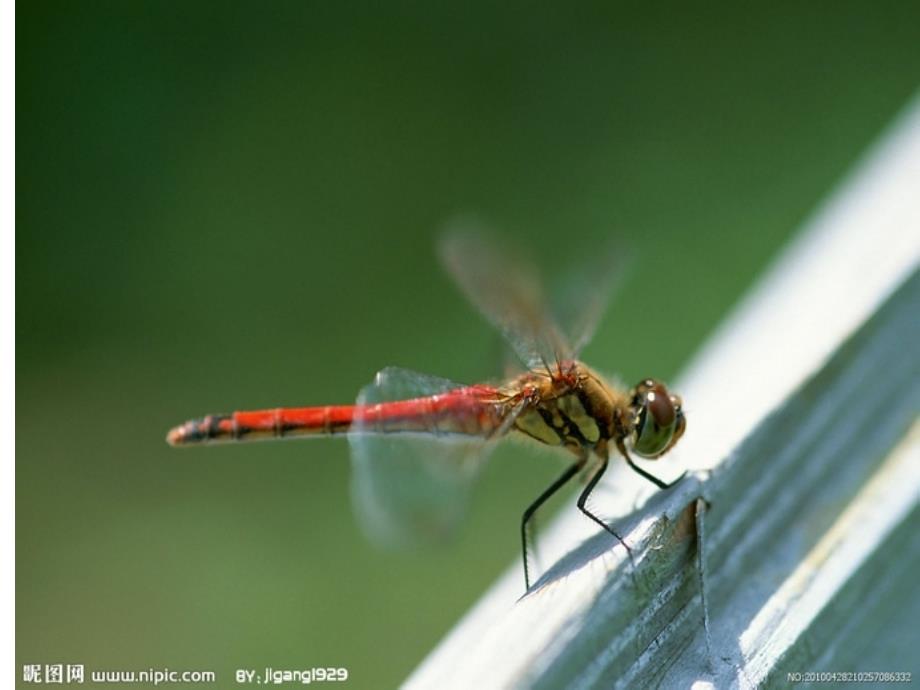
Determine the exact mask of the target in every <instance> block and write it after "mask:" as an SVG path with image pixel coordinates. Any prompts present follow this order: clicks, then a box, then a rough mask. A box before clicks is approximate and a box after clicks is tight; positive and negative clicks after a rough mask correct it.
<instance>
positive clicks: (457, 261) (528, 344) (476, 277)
mask: <svg viewBox="0 0 920 690" xmlns="http://www.w3.org/2000/svg"><path fill="white" fill-rule="evenodd" d="M440 255H441V260H442V261H443V263H444V266H445V268H446V269H447V270H448V272H449V273H450V274H451V275H452V276H453V278H454V280H455V281H456V282H457V284H458V285H459V286H460V288H461V289H462V290H463V292H464V294H466V296H467V298H468V299H469V300H470V301H471V302H472V303H473V304H475V305H476V307H478V309H479V310H480V311H481V312H482V313H483V315H484V316H485V317H486V318H487V319H488V320H489V321H490V322H491V323H492V324H493V325H494V326H495V327H496V328H498V329H499V330H500V331H501V332H502V334H503V335H504V336H505V338H506V339H507V340H508V342H509V343H510V344H511V347H512V348H514V351H515V352H516V353H517V355H518V357H520V358H521V360H522V361H523V362H524V363H525V364H526V365H527V366H528V367H530V368H537V367H538V366H540V365H541V364H542V363H552V362H555V361H558V360H561V359H566V358H569V357H571V356H572V355H573V354H574V350H573V349H572V347H571V345H570V344H569V341H568V340H567V338H566V337H565V336H564V335H563V333H562V331H561V330H560V329H559V327H558V326H557V325H556V323H555V322H554V320H553V319H552V317H551V316H550V315H549V313H548V312H547V310H546V307H547V303H546V299H545V296H544V295H543V292H542V287H541V284H540V278H539V275H538V273H537V271H536V270H535V269H534V268H533V266H532V265H531V264H530V263H529V262H528V261H526V260H525V259H522V258H521V257H520V256H518V255H516V254H514V253H512V252H511V251H509V250H506V249H505V248H503V247H500V246H498V244H496V243H494V242H492V241H490V240H487V239H486V235H485V234H484V233H483V232H481V231H480V230H478V229H477V228H476V226H475V225H473V224H472V223H471V222H469V221H465V222H455V223H453V224H452V225H451V226H450V227H449V228H448V230H447V231H446V232H445V234H444V236H443V237H442V240H441V245H440Z"/></svg>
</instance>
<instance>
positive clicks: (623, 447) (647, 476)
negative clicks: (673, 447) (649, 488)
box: [617, 439, 687, 489]
mask: <svg viewBox="0 0 920 690" xmlns="http://www.w3.org/2000/svg"><path fill="white" fill-rule="evenodd" d="M617 450H618V451H620V455H622V456H623V457H624V458H626V463H627V464H628V465H629V466H630V467H631V468H632V469H633V470H634V471H635V472H636V473H637V474H639V475H640V476H642V477H644V478H645V479H648V480H649V481H650V482H651V483H652V484H654V485H655V486H657V487H658V488H659V489H670V488H671V487H672V486H674V485H675V484H677V482H679V481H680V480H681V479H683V478H684V477H686V476H687V472H686V470H685V471H684V472H683V473H681V475H680V476H679V477H678V478H677V479H675V480H674V481H673V482H665V481H662V480H661V479H659V478H658V477H656V476H655V475H653V474H649V473H648V472H646V471H645V470H643V469H642V468H641V467H639V466H638V465H637V464H636V463H634V462H633V460H632V458H631V457H629V453H627V452H626V444H624V443H623V440H622V439H617Z"/></svg>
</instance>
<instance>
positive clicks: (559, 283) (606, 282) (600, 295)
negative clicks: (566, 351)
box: [552, 241, 632, 355]
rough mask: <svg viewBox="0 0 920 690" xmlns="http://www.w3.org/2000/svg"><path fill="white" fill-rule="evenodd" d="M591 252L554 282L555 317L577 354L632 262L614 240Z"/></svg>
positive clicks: (594, 327)
mask: <svg viewBox="0 0 920 690" xmlns="http://www.w3.org/2000/svg"><path fill="white" fill-rule="evenodd" d="M592 250H593V251H592V252H591V254H590V255H587V254H586V255H585V256H584V258H582V259H580V260H578V262H577V264H578V265H577V266H573V267H571V268H570V269H568V270H567V271H566V272H565V273H563V274H562V275H560V276H558V278H557V280H555V281H554V282H553V289H552V300H553V301H552V308H553V314H555V315H556V319H557V323H559V327H560V330H561V331H562V332H563V333H565V334H566V336H567V337H568V340H569V342H570V343H571V345H572V350H573V352H574V353H575V354H576V355H577V354H578V353H579V352H581V350H582V348H584V346H585V345H587V344H588V342H590V340H591V338H592V337H594V332H595V331H596V330H597V326H598V324H599V323H600V321H601V318H602V317H603V316H604V312H605V311H606V310H607V305H608V304H610V301H611V299H612V298H613V296H614V294H616V291H617V289H618V288H619V287H620V285H622V283H623V282H624V278H625V276H626V274H627V270H628V268H629V266H630V265H631V260H632V257H631V255H630V254H629V253H628V252H627V251H626V250H625V249H624V248H623V246H622V245H619V244H617V243H615V242H613V241H610V242H609V243H608V244H607V245H606V246H603V245H602V246H600V247H597V246H595V247H592Z"/></svg>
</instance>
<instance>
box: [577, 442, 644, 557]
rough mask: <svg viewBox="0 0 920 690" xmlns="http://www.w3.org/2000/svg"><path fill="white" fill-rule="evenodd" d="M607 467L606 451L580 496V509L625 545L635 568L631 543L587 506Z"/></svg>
mask: <svg viewBox="0 0 920 690" xmlns="http://www.w3.org/2000/svg"><path fill="white" fill-rule="evenodd" d="M606 469H607V454H606V453H604V454H603V455H601V458H600V464H599V465H598V466H597V469H596V470H595V471H594V474H593V475H592V476H591V479H590V480H589V481H588V484H587V486H585V488H584V489H583V490H582V492H581V495H580V496H579V497H578V509H579V510H580V511H581V512H582V513H584V514H585V515H587V516H588V517H589V518H591V519H592V520H593V521H594V522H596V523H597V524H598V525H600V526H601V527H603V528H604V530H605V531H606V532H608V533H610V534H612V535H613V536H614V537H616V539H617V541H618V542H620V543H621V544H622V545H623V548H624V549H626V555H627V556H629V562H630V564H631V565H632V566H633V568H635V561H634V560H633V554H632V549H630V548H629V544H627V543H626V542H625V541H624V540H623V537H621V536H620V535H619V534H617V533H616V530H614V529H613V528H612V527H611V526H610V525H608V524H607V523H606V522H604V521H603V520H601V519H600V518H599V517H597V515H595V514H594V513H592V512H591V511H590V510H589V509H588V506H587V504H588V498H589V497H590V496H591V492H592V491H594V487H595V486H597V483H598V482H599V481H600V480H601V477H602V476H604V471H605V470H606Z"/></svg>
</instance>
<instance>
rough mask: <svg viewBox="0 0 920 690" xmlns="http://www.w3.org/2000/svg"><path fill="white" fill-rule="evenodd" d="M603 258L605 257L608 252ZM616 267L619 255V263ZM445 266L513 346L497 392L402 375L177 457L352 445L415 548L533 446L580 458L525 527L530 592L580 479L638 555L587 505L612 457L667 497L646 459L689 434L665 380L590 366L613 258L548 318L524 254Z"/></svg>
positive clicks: (477, 245) (356, 472)
mask: <svg viewBox="0 0 920 690" xmlns="http://www.w3.org/2000/svg"><path fill="white" fill-rule="evenodd" d="M601 254H602V255H603V253H601ZM613 256H614V257H615V255H613ZM440 257H441V259H442V262H443V264H444V266H445V268H446V269H447V271H448V272H449V273H450V274H451V275H452V277H453V278H454V280H455V281H456V283H457V284H458V286H459V287H460V289H461V291H462V292H464V293H465V294H466V296H467V297H468V298H469V299H470V301H471V302H472V303H473V304H474V305H475V306H476V307H478V309H479V311H480V312H482V314H483V315H484V316H485V317H486V319H487V320H488V321H490V322H491V323H492V324H493V325H494V326H495V327H497V329H498V330H499V331H500V332H501V333H502V334H503V335H504V336H505V339H506V340H507V342H508V344H509V345H510V346H511V349H512V350H513V351H514V352H515V353H516V355H517V356H518V358H519V359H520V364H522V365H523V366H522V367H519V369H518V371H517V372H515V373H513V374H511V375H510V376H508V377H507V378H506V379H505V380H504V381H501V382H498V383H480V384H474V385H463V384H458V383H454V382H451V381H449V380H446V379H441V378H437V377H433V376H428V375H424V374H420V373H416V372H413V371H409V370H406V369H401V368H396V367H389V368H386V369H383V370H382V371H380V372H379V373H378V374H377V375H376V377H375V378H374V381H373V383H371V384H370V385H368V386H366V387H365V388H364V389H362V390H361V391H360V393H359V395H358V399H357V401H356V402H355V403H354V404H352V405H323V406H309V407H279V408H274V409H264V410H257V411H248V412H247V411H240V412H233V413H231V414H211V415H207V416H205V417H201V418H197V419H192V420H190V421H187V422H185V423H184V424H181V425H179V426H177V427H175V428H173V429H172V430H170V431H169V433H168V435H167V441H168V443H169V444H170V445H173V446H190V445H199V444H207V443H213V442H243V441H254V440H259V439H286V438H315V437H329V436H339V435H344V436H346V437H347V438H348V440H349V443H350V445H351V456H352V466H353V473H352V498H353V503H354V506H355V509H356V511H357V513H358V520H359V523H360V524H361V525H362V526H363V527H364V529H365V531H367V532H368V533H369V535H370V536H371V538H372V539H374V540H378V541H383V542H385V543H388V544H397V545H405V544H414V543H417V542H419V541H433V540H439V539H443V538H444V537H445V536H447V535H448V534H450V533H451V532H452V531H453V530H454V529H455V527H456V525H457V524H458V523H459V521H460V519H461V518H462V517H463V514H464V513H465V509H466V504H467V501H468V494H469V490H470V486H471V484H472V482H473V480H474V479H475V476H476V474H477V473H478V470H479V468H480V467H481V466H482V464H483V463H484V461H485V460H486V459H487V458H488V457H489V455H490V454H491V452H492V451H493V449H494V447H495V446H496V444H497V442H498V441H500V440H501V439H503V438H506V437H518V438H524V439H529V440H530V441H532V442H537V443H539V444H542V445H544V446H549V447H552V448H557V449H560V451H563V453H561V454H563V457H569V458H570V461H569V463H568V464H567V467H566V469H565V471H564V472H563V473H562V474H561V475H559V476H558V478H557V479H556V480H555V481H553V482H552V484H550V485H549V486H548V487H547V488H546V489H545V490H544V491H543V492H542V493H541V494H540V495H539V496H537V497H536V499H535V500H533V502H532V503H531V504H530V505H529V506H528V507H527V508H526V510H525V511H524V513H523V515H522V517H521V523H520V539H521V550H522V556H523V566H524V585H525V590H526V591H529V590H530V584H531V581H530V568H529V564H528V560H529V559H528V552H529V549H528V543H529V533H530V530H529V527H530V525H532V522H533V518H534V515H535V514H536V512H537V510H538V509H539V508H540V507H541V506H542V505H543V504H544V503H546V501H547V500H549V499H550V497H552V496H553V495H554V494H555V493H556V492H558V491H559V490H560V489H561V488H562V487H563V486H564V485H566V484H567V483H568V482H569V481H570V480H571V479H572V478H573V477H575V476H576V475H579V474H582V475H583V476H584V486H583V488H582V490H581V492H580V493H579V495H578V499H577V501H576V503H577V506H578V509H579V510H580V511H581V513H582V514H584V515H585V516H586V517H587V518H589V519H590V520H592V521H593V522H594V523H596V524H597V525H598V526H600V527H601V528H602V529H603V530H605V531H606V532H608V533H609V534H611V535H612V536H613V537H615V538H616V539H617V540H618V542H619V543H620V544H622V545H623V547H624V548H625V549H626V553H627V555H628V556H629V558H630V561H631V560H632V552H631V550H630V548H629V545H628V544H627V543H626V541H624V539H623V538H622V536H621V535H620V534H619V533H618V532H617V531H616V530H615V529H614V528H613V527H612V526H610V525H609V524H607V523H606V522H605V521H604V520H602V519H601V518H600V517H598V516H597V515H596V514H595V513H594V512H593V511H592V510H591V508H590V507H589V505H588V499H589V497H590V496H591V492H592V491H593V490H594V488H595V487H596V486H597V484H598V482H599V481H600V479H601V477H602V476H603V475H604V472H605V471H606V469H607V467H608V463H609V459H610V456H611V455H612V454H613V453H617V454H619V456H620V457H622V458H623V459H624V460H625V461H626V463H627V464H628V466H629V467H630V468H631V469H632V470H634V471H635V472H637V473H638V474H639V475H641V476H642V477H644V478H645V479H647V480H648V481H650V482H652V483H653V484H654V485H655V486H657V487H658V488H659V489H668V488H670V487H671V486H673V485H674V484H676V483H677V482H678V481H680V479H682V478H683V476H684V474H686V473H684V474H682V475H680V477H678V478H677V479H676V480H674V481H672V482H670V483H667V482H665V481H662V480H661V479H659V478H658V477H656V476H655V475H653V474H651V473H649V472H648V471H646V470H645V469H643V468H642V467H640V466H639V465H638V464H636V462H635V461H634V460H633V455H635V456H638V457H640V458H642V459H644V460H656V459H658V458H660V457H661V456H663V455H664V454H665V453H667V452H668V451H669V450H671V449H672V448H673V447H674V445H675V444H676V443H677V442H678V440H679V439H680V438H681V436H682V435H683V433H684V430H685V428H686V418H685V416H684V412H683V405H682V401H681V398H680V397H679V396H678V395H676V394H674V393H672V392H671V391H669V390H668V388H667V386H666V385H665V384H664V383H663V382H661V381H659V380H657V379H653V378H646V379H643V380H641V381H640V382H639V383H638V384H636V385H635V386H633V387H631V388H627V387H626V386H623V385H621V384H618V383H616V382H614V381H612V380H609V379H607V378H605V377H603V376H602V375H600V374H599V373H597V372H596V371H595V370H594V369H592V368H590V367H589V366H587V365H586V364H584V363H582V362H581V361H580V360H579V359H578V354H579V352H580V351H581V349H582V348H583V347H584V346H585V344H586V343H587V342H588V341H589V340H590V338H591V336H592V335H593V334H594V331H595V329H596V327H597V324H598V322H599V320H600V317H601V315H602V313H603V311H604V308H605V306H606V303H607V301H608V298H609V293H611V292H612V291H613V285H614V283H615V282H616V281H617V279H618V277H619V276H620V275H621V274H622V270H621V269H622V265H623V264H622V261H619V262H618V261H616V260H615V258H614V259H612V260H607V257H606V256H605V255H603V256H602V258H601V259H600V260H598V261H596V264H597V265H596V266H592V267H591V269H590V270H587V269H585V270H584V271H582V272H580V273H579V274H578V275H579V276H580V277H581V280H580V281H579V280H574V281H570V283H574V284H575V285H576V287H577V289H575V290H570V291H569V293H568V296H567V297H565V298H563V299H562V300H559V301H557V303H556V308H555V309H550V308H549V307H547V306H546V300H545V298H544V295H543V290H542V284H541V280H540V276H539V273H538V272H537V271H536V270H535V269H534V267H533V264H532V263H531V262H529V261H527V260H525V259H523V258H521V256H520V255H519V253H517V252H515V251H513V250H510V249H508V248H505V247H502V246H501V245H500V244H499V243H497V242H496V241H495V240H494V239H492V238H490V236H489V235H487V234H483V233H482V232H478V231H469V230H462V231H453V232H448V233H446V234H445V235H444V237H443V238H442V242H441V244H440Z"/></svg>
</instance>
